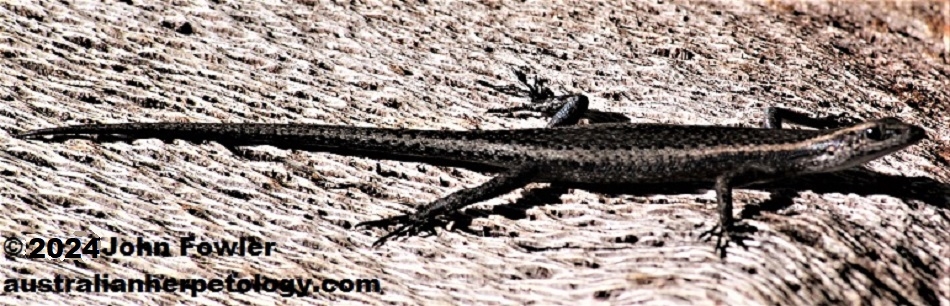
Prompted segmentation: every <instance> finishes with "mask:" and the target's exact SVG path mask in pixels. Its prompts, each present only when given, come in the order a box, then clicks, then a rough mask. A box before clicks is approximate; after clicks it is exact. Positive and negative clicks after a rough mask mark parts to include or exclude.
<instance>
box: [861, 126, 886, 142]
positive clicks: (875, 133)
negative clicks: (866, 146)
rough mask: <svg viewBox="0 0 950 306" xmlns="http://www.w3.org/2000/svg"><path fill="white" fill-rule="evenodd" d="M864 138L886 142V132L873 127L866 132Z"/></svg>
mask: <svg viewBox="0 0 950 306" xmlns="http://www.w3.org/2000/svg"><path fill="white" fill-rule="evenodd" d="M864 136H865V137H867V138H869V139H871V140H876V141H881V140H884V138H885V137H884V132H883V131H881V128H880V127H872V128H868V129H866V130H864Z"/></svg>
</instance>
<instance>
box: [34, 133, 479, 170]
mask: <svg viewBox="0 0 950 306" xmlns="http://www.w3.org/2000/svg"><path fill="white" fill-rule="evenodd" d="M470 133H472V131H456V132H449V131H437V130H414V129H386V128H369V127H353V126H338V125H318V124H267V123H120V124H90V125H74V126H66V127H56V128H49V129H40V130H32V131H27V132H23V133H20V134H18V135H17V136H16V137H17V138H21V139H37V138H39V137H41V136H55V138H58V139H69V138H81V136H80V135H102V136H105V135H109V136H113V137H114V139H116V140H124V141H131V140H136V139H149V138H155V139H162V140H173V139H181V140H187V141H193V142H202V141H215V142H219V143H221V144H223V145H225V146H252V145H271V146H274V147H278V148H284V149H297V150H306V151H315V152H328V153H334V154H340V155H348V156H362V157H371V158H380V159H390V160H400V161H417V162H426V163H430V164H437V165H447V166H455V167H464V168H471V169H474V170H483V169H484V170H486V171H493V170H494V169H493V168H494V167H492V166H489V165H487V164H486V163H484V162H483V161H478V160H477V158H475V159H476V160H472V156H468V157H467V158H466V157H465V156H462V155H464V153H461V152H458V150H456V149H458V148H459V147H461V146H463V145H464V144H465V138H466V135H468V134H470Z"/></svg>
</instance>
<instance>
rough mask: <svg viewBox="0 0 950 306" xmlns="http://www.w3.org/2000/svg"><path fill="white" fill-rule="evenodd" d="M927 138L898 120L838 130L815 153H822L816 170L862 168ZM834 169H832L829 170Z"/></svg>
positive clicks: (861, 124) (914, 126)
mask: <svg viewBox="0 0 950 306" xmlns="http://www.w3.org/2000/svg"><path fill="white" fill-rule="evenodd" d="M925 138H927V134H926V132H924V129H923V128H921V127H919V126H916V125H912V124H907V123H904V122H902V121H900V120H898V119H897V118H891V117H888V118H881V119H876V120H870V121H865V122H861V123H858V124H855V125H852V126H849V127H843V128H839V129H836V130H834V131H833V132H831V133H829V134H828V135H826V136H825V137H822V138H821V139H820V140H819V141H818V142H817V143H816V145H815V146H816V147H815V148H814V149H818V150H821V151H822V155H821V157H820V158H818V159H817V160H816V165H815V166H818V167H816V168H823V169H824V171H821V172H825V171H834V170H841V169H845V168H850V167H853V166H857V165H861V164H863V163H866V162H868V161H871V160H874V159H877V158H879V157H881V156H884V155H887V154H890V153H893V152H895V151H898V150H900V149H903V148H905V147H908V146H910V145H913V144H915V143H917V142H919V141H921V140H922V139H925ZM829 166H831V167H829Z"/></svg>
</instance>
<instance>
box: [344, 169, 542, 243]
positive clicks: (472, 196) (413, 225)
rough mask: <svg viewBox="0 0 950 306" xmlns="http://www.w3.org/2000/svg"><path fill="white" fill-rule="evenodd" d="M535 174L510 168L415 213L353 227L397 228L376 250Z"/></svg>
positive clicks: (523, 181) (427, 228)
mask: <svg viewBox="0 0 950 306" xmlns="http://www.w3.org/2000/svg"><path fill="white" fill-rule="evenodd" d="M536 173H537V167H535V166H528V167H520V168H516V169H510V170H508V171H506V172H503V173H501V174H499V175H498V176H496V177H494V178H492V179H491V180H489V181H488V182H486V183H484V184H481V185H478V186H476V187H472V188H466V189H462V190H459V191H456V192H453V193H452V194H449V195H448V196H445V197H443V198H440V199H438V200H435V201H433V202H431V203H429V204H426V205H424V206H422V207H421V208H419V209H418V210H416V212H414V213H409V214H403V215H398V216H394V217H389V218H384V219H378V220H372V221H366V222H361V223H358V224H356V226H355V227H356V228H359V227H365V228H378V227H387V226H389V225H397V227H396V228H395V229H394V230H392V231H390V232H388V233H387V234H386V235H384V236H383V237H381V238H379V239H378V240H376V242H374V243H373V247H378V246H381V245H383V244H384V243H386V241H388V240H390V239H392V238H394V237H397V236H407V235H416V234H418V233H419V232H421V231H426V230H432V227H433V224H434V223H435V221H436V220H437V219H438V218H439V217H441V216H444V215H446V214H450V213H454V212H456V211H458V210H459V209H462V208H464V207H465V206H468V205H471V204H474V203H477V202H481V201H485V200H489V199H492V198H495V197H497V196H500V195H503V194H506V193H509V192H511V191H513V190H515V189H518V188H521V187H524V185H527V184H528V183H530V182H531V180H532V179H533V178H534V177H535V174H536Z"/></svg>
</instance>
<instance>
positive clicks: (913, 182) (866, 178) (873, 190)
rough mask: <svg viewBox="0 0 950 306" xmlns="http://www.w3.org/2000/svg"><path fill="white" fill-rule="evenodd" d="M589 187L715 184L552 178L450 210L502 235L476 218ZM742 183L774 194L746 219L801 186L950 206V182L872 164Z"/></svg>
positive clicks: (514, 211)
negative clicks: (505, 200) (494, 200)
mask: <svg viewBox="0 0 950 306" xmlns="http://www.w3.org/2000/svg"><path fill="white" fill-rule="evenodd" d="M574 188H576V189H584V190H587V191H590V192H594V193H601V194H606V195H621V194H623V195H632V196H649V195H657V194H691V193H702V192H704V191H705V190H709V189H711V184H682V183H670V184H631V185H593V184H551V185H550V186H547V187H542V188H533V189H530V190H527V191H525V192H524V193H523V194H522V197H520V198H519V199H517V200H515V201H514V202H512V203H509V204H502V205H496V206H493V207H491V208H488V209H476V208H468V209H466V210H464V211H461V212H455V213H452V214H450V215H448V216H446V220H447V221H448V220H451V221H452V222H454V224H455V226H453V228H454V229H455V230H459V231H463V232H467V233H471V234H475V235H481V236H498V235H500V234H498V233H496V234H493V233H491V230H490V229H484V230H482V231H479V232H477V231H475V230H472V229H470V227H469V226H470V225H471V223H472V220H473V219H474V218H477V217H484V216H487V215H492V214H496V215H501V216H503V217H505V218H508V219H511V220H520V219H525V218H528V214H527V210H528V209H531V208H533V207H538V206H542V205H548V204H557V203H558V202H560V196H561V195H563V194H565V193H567V192H568V189H574ZM739 189H753V190H763V191H767V192H770V193H771V197H770V198H769V199H768V200H765V201H763V202H760V203H757V204H751V205H747V206H746V207H745V209H743V210H742V213H741V219H753V218H755V217H757V216H759V215H761V214H762V213H763V212H774V211H778V210H781V209H783V208H786V207H788V206H790V205H791V204H792V203H793V199H794V198H795V197H796V196H797V194H798V193H799V192H802V191H809V190H810V191H813V192H815V193H843V194H856V195H860V196H869V195H888V196H892V197H895V198H899V199H901V200H903V201H904V202H906V203H908V205H912V206H913V208H916V205H917V202H915V201H912V200H916V201H919V202H923V203H926V204H929V205H933V206H935V207H937V208H942V209H950V184H944V183H941V182H939V181H936V180H934V179H931V178H927V177H905V176H895V175H889V174H882V173H877V172H872V171H869V170H866V169H851V170H844V171H839V172H833V173H819V174H808V175H802V176H798V177H793V178H786V179H782V180H777V181H772V182H768V183H759V184H752V185H748V186H745V187H742V188H739Z"/></svg>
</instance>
